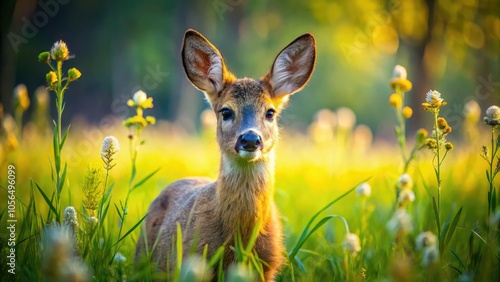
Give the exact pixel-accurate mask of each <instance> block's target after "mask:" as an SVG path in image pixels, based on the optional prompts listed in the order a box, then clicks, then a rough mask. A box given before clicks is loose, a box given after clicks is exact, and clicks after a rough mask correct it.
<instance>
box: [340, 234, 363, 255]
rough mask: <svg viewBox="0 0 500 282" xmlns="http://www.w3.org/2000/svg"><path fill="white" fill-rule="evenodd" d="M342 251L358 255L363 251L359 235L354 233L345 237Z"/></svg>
mask: <svg viewBox="0 0 500 282" xmlns="http://www.w3.org/2000/svg"><path fill="white" fill-rule="evenodd" d="M342 249H343V250H344V252H347V253H350V254H352V255H354V256H355V255H356V254H357V253H359V251H361V245H360V243H359V237H358V235H356V234H354V233H347V234H346V235H345V238H344V241H343V242H342Z"/></svg>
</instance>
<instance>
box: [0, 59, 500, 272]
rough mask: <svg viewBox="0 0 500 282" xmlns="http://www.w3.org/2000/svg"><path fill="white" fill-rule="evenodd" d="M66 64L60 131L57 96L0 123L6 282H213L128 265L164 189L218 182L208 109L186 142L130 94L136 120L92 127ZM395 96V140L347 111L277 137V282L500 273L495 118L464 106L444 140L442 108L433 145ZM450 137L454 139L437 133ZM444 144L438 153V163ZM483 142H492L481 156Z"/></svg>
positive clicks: (324, 114) (193, 268) (323, 115)
mask: <svg viewBox="0 0 500 282" xmlns="http://www.w3.org/2000/svg"><path fill="white" fill-rule="evenodd" d="M46 59H47V58H46V57H43V56H42V57H41V58H40V60H42V61H44V60H46ZM48 60H49V61H50V59H48ZM58 70H59V68H57V69H56V70H55V71H56V76H57V79H55V80H53V78H51V77H49V76H48V77H47V79H48V87H49V90H53V91H52V92H51V93H50V99H49V100H51V103H53V102H55V103H56V104H57V106H56V108H57V109H58V111H60V112H61V115H59V117H58V118H56V120H55V122H54V126H53V127H52V126H49V125H50V124H51V121H50V119H49V117H48V114H47V113H48V102H47V99H46V100H45V104H43V102H40V101H43V99H39V101H34V102H32V103H33V106H34V107H37V110H38V112H41V113H42V114H41V115H40V116H36V115H35V117H36V118H34V119H32V120H30V121H29V122H27V123H26V124H22V122H20V120H22V119H19V118H18V119H13V118H8V117H7V116H6V115H4V116H3V118H2V134H3V135H2V148H3V149H2V155H1V159H0V163H1V169H0V171H1V173H2V175H1V179H2V181H1V189H0V195H1V198H2V199H8V197H9V195H12V194H13V193H11V192H10V191H12V190H15V193H14V195H15V201H14V204H13V205H14V206H15V209H14V210H11V208H10V207H9V205H11V204H10V203H9V204H8V201H7V200H2V202H1V203H0V218H1V226H0V230H1V231H0V235H1V237H0V240H1V241H0V242H1V244H2V246H1V250H2V255H1V258H0V262H1V267H0V270H1V273H2V280H3V279H4V277H9V278H5V279H8V280H9V281H11V280H17V281H27V280H32V281H41V280H45V281H90V280H95V281H112V280H115V281H136V280H139V281H143V280H152V279H155V278H166V277H168V279H169V280H173V281H205V280H206V278H207V277H209V275H208V276H207V274H206V273H207V272H210V271H211V270H210V267H207V266H213V265H216V262H217V258H206V257H194V258H193V259H190V258H188V259H186V260H184V261H179V262H178V264H177V266H178V267H177V268H176V272H175V273H168V274H164V273H157V272H156V271H155V268H154V265H152V264H149V263H147V262H144V261H141V262H139V263H137V264H136V263H134V252H135V245H136V243H137V241H138V240H139V234H140V229H141V225H140V223H141V221H142V220H143V218H144V216H145V215H146V212H147V209H148V206H149V204H150V203H151V201H152V200H153V199H154V198H155V197H156V196H157V195H158V194H159V192H160V191H161V190H162V189H163V188H164V187H166V186H167V185H168V184H169V183H171V182H172V181H175V180H177V179H180V178H183V177H188V176H209V177H212V178H215V177H217V173H218V169H219V167H218V165H219V158H220V155H219V152H218V147H217V143H216V140H215V124H214V121H213V117H212V118H211V116H210V114H207V113H204V114H203V115H202V117H200V118H202V121H201V123H202V124H203V126H202V128H201V129H200V130H199V132H198V134H196V135H192V134H186V133H185V132H184V130H183V129H182V127H181V126H180V125H178V124H175V123H169V122H166V121H162V120H158V121H156V120H154V119H153V118H152V117H149V116H146V117H144V118H143V120H141V119H139V118H136V117H140V118H142V117H143V110H144V115H146V114H147V109H148V108H150V107H149V105H147V106H144V104H140V103H137V101H135V100H130V101H131V102H130V103H129V106H130V107H131V108H133V109H135V110H136V111H137V112H136V115H135V116H133V117H132V118H129V119H127V120H126V121H125V123H126V125H128V128H127V127H126V126H124V125H123V122H124V121H123V120H121V119H120V118H118V117H115V116H110V117H108V118H106V119H105V120H103V121H101V122H100V123H99V124H89V123H87V122H86V121H85V119H84V118H81V117H74V116H71V115H70V113H64V114H63V113H62V108H63V105H64V104H63V99H64V102H66V103H71V98H70V97H69V95H71V94H70V93H71V92H68V94H67V95H68V96H66V97H64V95H61V93H60V91H64V90H63V88H64V84H62V85H61V81H64V80H62V77H63V76H65V75H66V74H65V73H63V74H60V73H57V72H58ZM78 73H79V72H75V71H73V74H71V73H68V75H67V80H66V81H68V83H69V82H71V83H73V82H74V83H78V81H77V79H78V77H79V74H78ZM396 78H402V77H396ZM390 79H391V78H390V77H388V78H387V81H389V80H390ZM404 79H406V74H405V75H404ZM58 82H59V83H58ZM393 86H394V85H393ZM394 88H395V90H390V88H389V87H388V91H387V93H381V94H380V95H381V96H383V97H386V99H388V101H389V103H388V104H387V108H386V109H381V110H384V111H387V110H393V109H395V113H396V115H395V117H394V124H395V125H396V127H397V128H398V130H396V134H392V135H390V136H385V137H384V138H375V139H374V138H373V136H372V133H371V131H370V130H369V128H368V127H366V126H363V125H358V124H356V121H355V113H353V112H352V111H351V110H349V109H346V108H341V109H335V110H322V111H320V112H318V114H317V115H316V117H315V118H314V119H313V120H312V121H311V124H310V126H309V129H308V130H307V131H305V130H304V131H298V130H292V129H287V128H286V127H284V128H282V131H281V140H282V142H280V144H279V145H278V147H277V157H276V159H277V161H276V164H277V165H276V193H275V196H274V197H275V202H276V203H277V205H278V207H279V210H280V212H281V217H282V222H283V226H284V231H285V232H284V233H285V238H284V239H285V243H286V247H287V253H288V258H289V261H288V262H287V264H286V266H285V267H284V268H283V270H282V272H281V274H280V276H279V277H277V280H278V281H381V280H383V281H423V280H428V281H453V280H458V281H498V279H499V278H500V267H499V265H500V244H499V238H500V229H499V222H500V219H499V209H498V208H497V201H498V200H497V197H498V195H497V194H496V193H495V192H494V191H495V189H494V188H493V189H492V188H491V187H497V188H498V185H499V184H500V180H499V178H498V177H497V178H496V179H495V178H494V177H493V175H494V174H496V173H495V169H496V172H498V165H497V162H498V160H497V159H495V158H493V164H492V166H491V167H490V165H489V164H488V160H490V161H491V159H492V152H493V155H495V154H496V153H497V151H498V146H497V145H496V144H498V143H499V140H497V139H496V138H497V135H498V130H496V131H493V135H492V126H491V125H487V124H484V123H483V116H485V115H486V114H485V110H478V109H477V108H474V109H476V110H470V109H469V110H468V112H467V113H466V115H465V116H466V118H465V119H464V120H463V122H462V124H461V126H462V128H463V130H462V132H461V133H460V136H454V134H455V132H453V131H452V132H449V131H448V132H446V133H443V132H445V131H446V130H447V127H445V126H441V125H442V124H438V119H437V118H438V114H437V113H436V115H435V117H436V119H435V122H436V123H435V124H432V123H430V124H429V125H428V127H427V128H426V132H432V130H433V128H434V129H435V131H437V132H441V133H440V134H442V135H441V136H440V135H439V134H434V137H435V138H434V139H436V144H438V145H434V146H435V147H432V141H433V140H432V139H433V135H432V134H428V133H425V134H424V131H415V132H410V130H407V129H406V127H405V125H406V126H408V125H411V114H409V113H408V110H405V106H404V91H403V90H404V89H401V87H400V86H396V87H394ZM391 92H396V93H395V94H397V95H400V96H401V101H400V102H398V100H394V99H396V98H394V97H395V96H394V97H393V96H391V95H390V93H391ZM57 93H58V94H57ZM443 93H446V91H445V90H444V91H443ZM54 94H55V95H54ZM45 95H47V93H46V94H45ZM393 95H394V94H393ZM41 96H42V95H41ZM55 97H57V99H56V98H55ZM390 97H392V98H391V99H390ZM46 98H48V97H46ZM130 98H131V99H132V97H130ZM443 98H444V99H446V94H443ZM145 99H146V98H145ZM19 101H20V102H19V107H20V113H18V114H21V115H22V107H23V106H22V102H21V99H19ZM144 101H146V100H144ZM144 101H143V102H144ZM422 102H426V101H422ZM427 102H428V103H430V104H431V108H432V103H431V102H432V101H430V100H428V101H427ZM291 103H292V105H293V98H292V102H291ZM141 105H142V106H141ZM150 106H151V107H152V106H153V104H151V105H150ZM439 107H445V105H444V103H443V104H442V105H441V104H440V105H439ZM424 108H425V105H424ZM424 108H415V109H413V111H425V110H424ZM139 109H140V113H139ZM318 110H319V109H318ZM431 112H432V111H431ZM44 113H45V114H44ZM432 113H435V112H432ZM134 118H135V119H134ZM148 118H149V119H148ZM195 118H197V117H193V119H195ZM497 119H498V117H497ZM70 122H71V128H70V129H69V131H67V132H68V133H67V135H66V130H67V128H68V125H69V124H70ZM441 123H442V122H441ZM21 128H22V130H21ZM438 128H439V129H438ZM450 130H451V129H450ZM448 134H449V135H448ZM444 135H448V136H449V137H450V140H454V141H453V145H447V144H448V143H446V144H445V142H444V140H441V137H443V138H444ZM106 136H115V137H116V141H117V142H118V143H119V144H120V145H119V148H120V149H119V150H118V149H117V148H118V147H117V145H116V143H113V144H114V147H112V148H111V147H109V146H108V147H106V146H103V141H104V139H105V137H106ZM436 136H437V137H436ZM492 138H493V140H492ZM429 139H430V140H431V141H429ZM283 140H286V142H285V141H283ZM116 141H113V142H116ZM108 142H109V140H108ZM441 142H442V143H443V144H441ZM107 144H108V145H109V143H107ZM436 146H437V147H439V148H441V155H437V156H436V153H437V152H439V149H437V147H436ZM450 146H451V147H450ZM483 146H486V147H487V148H488V152H485V153H486V156H485V157H486V158H485V159H483V158H482V157H481V154H482V153H484V152H483V149H482V148H483ZM492 146H493V150H492ZM412 148H415V149H414V150H412ZM429 148H430V149H429ZM495 148H496V150H495ZM106 150H108V151H106ZM55 152H56V153H55ZM402 152H404V155H405V157H404V160H403V158H402ZM445 152H446V159H445V160H444V159H443V155H444V154H445ZM496 155H497V156H498V154H496ZM410 156H411V158H410ZM410 159H411V160H410ZM436 159H437V161H438V162H439V164H436ZM406 164H407V165H406ZM438 167H439V169H437V168H438ZM495 167H496V168H495ZM435 168H436V169H437V170H435ZM9 171H14V173H13V174H14V175H15V181H14V182H15V184H14V182H12V183H10V182H8V180H11V178H9V177H8V176H9V175H11V174H9ZM438 171H439V173H438ZM485 171H489V172H487V173H486V175H485ZM491 172H493V173H491ZM439 182H440V184H438V183H439ZM9 183H10V184H11V185H13V186H14V187H15V189H14V188H13V189H10V188H9V187H10V186H9ZM368 186H369V188H370V189H369V191H370V192H367V191H368V188H367V187H368ZM438 186H440V189H439V190H440V192H438V188H437V187H438ZM404 193H405V194H404ZM488 193H490V194H488ZM402 195H406V196H405V197H402ZM68 207H73V209H72V208H68ZM318 212H319V213H318ZM11 213H12V214H14V218H15V219H17V222H16V229H15V233H16V244H15V258H16V259H15V273H16V274H15V276H9V275H11V274H9V272H8V270H9V269H10V266H9V265H8V263H9V262H10V261H11V260H10V259H9V257H8V256H9V254H10V253H11V251H10V245H8V242H9V241H8V239H9V236H10V235H9V233H8V232H9V229H7V226H8V225H9V224H10V223H8V222H7V220H8V219H9V218H8V217H9V216H10V214H11ZM437 222H438V223H437ZM347 226H348V230H346V227H347ZM426 231H430V232H432V233H433V234H434V235H432V234H429V233H424V232H426ZM348 233H349V234H355V236H354V239H352V237H346V236H347V234H348ZM422 234H424V235H422ZM349 238H351V239H352V240H348V239H349ZM346 239H347V240H346ZM358 240H359V242H358ZM226 247H233V249H234V251H235V252H237V253H238V258H239V259H238V260H239V262H238V264H236V266H235V267H234V268H232V269H231V270H230V273H228V274H227V275H226V280H228V281H252V280H259V277H260V275H259V269H260V268H261V267H262V264H261V262H260V261H259V259H258V258H255V257H254V254H253V253H252V252H251V244H250V245H249V246H245V245H239V246H226ZM213 271H220V270H217V269H214V270H213ZM165 275H168V276H165ZM219 278H221V276H219ZM221 279H222V278H221ZM5 281H7V280H5Z"/></svg>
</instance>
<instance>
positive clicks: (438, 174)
mask: <svg viewBox="0 0 500 282" xmlns="http://www.w3.org/2000/svg"><path fill="white" fill-rule="evenodd" d="M438 115H439V110H435V111H434V138H435V139H436V159H437V164H436V165H435V167H434V170H435V172H436V179H437V216H438V221H437V222H441V150H440V147H441V144H440V136H439V134H440V133H439V127H438ZM438 230H440V226H438ZM438 235H439V236H441V234H438ZM440 243H441V241H440Z"/></svg>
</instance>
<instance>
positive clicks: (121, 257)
mask: <svg viewBox="0 0 500 282" xmlns="http://www.w3.org/2000/svg"><path fill="white" fill-rule="evenodd" d="M126 260H127V258H126V257H125V256H124V255H122V254H121V253H119V252H118V253H116V255H115V256H114V257H113V261H116V262H117V263H124V262H125V261H126Z"/></svg>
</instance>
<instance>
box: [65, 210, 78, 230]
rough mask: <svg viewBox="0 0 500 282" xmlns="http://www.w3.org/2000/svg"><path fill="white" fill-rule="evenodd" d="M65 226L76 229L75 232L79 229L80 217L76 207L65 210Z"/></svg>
mask: <svg viewBox="0 0 500 282" xmlns="http://www.w3.org/2000/svg"><path fill="white" fill-rule="evenodd" d="M63 224H64V225H65V226H69V227H72V228H74V229H73V231H74V230H75V229H76V227H78V217H77V214H76V210H75V208H74V207H72V206H68V207H66V209H64V218H63Z"/></svg>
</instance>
